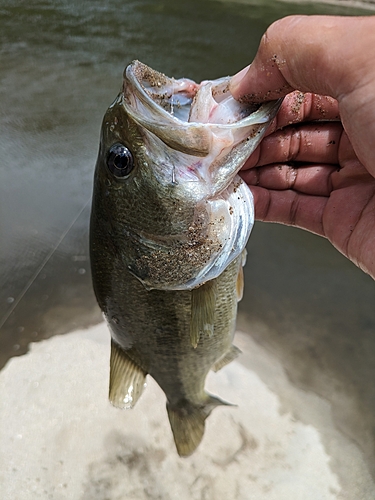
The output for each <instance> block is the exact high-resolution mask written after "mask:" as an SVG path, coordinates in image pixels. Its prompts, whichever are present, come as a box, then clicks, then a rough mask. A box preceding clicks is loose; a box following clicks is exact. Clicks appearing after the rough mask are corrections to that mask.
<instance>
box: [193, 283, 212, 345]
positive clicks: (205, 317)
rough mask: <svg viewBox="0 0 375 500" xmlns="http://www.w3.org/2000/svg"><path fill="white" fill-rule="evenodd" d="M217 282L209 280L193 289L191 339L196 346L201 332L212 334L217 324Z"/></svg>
mask: <svg viewBox="0 0 375 500" xmlns="http://www.w3.org/2000/svg"><path fill="white" fill-rule="evenodd" d="M215 308H216V282H215V281H214V280H212V281H207V283H204V284H203V285H201V286H200V287H198V288H194V289H193V290H192V291H191V319H190V340H191V345H192V346H193V347H194V348H196V347H197V345H198V342H199V337H200V336H201V334H206V335H208V336H212V335H213V333H214V325H215Z"/></svg>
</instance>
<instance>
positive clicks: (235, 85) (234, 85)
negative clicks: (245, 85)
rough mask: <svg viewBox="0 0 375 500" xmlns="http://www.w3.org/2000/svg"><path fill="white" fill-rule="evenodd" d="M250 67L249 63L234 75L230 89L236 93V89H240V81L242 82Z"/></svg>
mask: <svg viewBox="0 0 375 500" xmlns="http://www.w3.org/2000/svg"><path fill="white" fill-rule="evenodd" d="M249 68H250V64H249V66H246V68H244V69H241V71H239V72H238V73H236V74H235V75H234V76H232V78H231V81H230V84H229V88H230V91H231V93H232V94H233V93H236V91H237V90H238V87H239V86H240V83H241V81H242V79H243V77H244V76H245V75H246V73H247V72H248V71H249Z"/></svg>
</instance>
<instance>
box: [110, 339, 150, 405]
mask: <svg viewBox="0 0 375 500" xmlns="http://www.w3.org/2000/svg"><path fill="white" fill-rule="evenodd" d="M146 375H147V374H146V373H145V372H144V371H143V370H142V369H141V368H140V367H139V366H138V365H136V364H135V363H134V361H132V360H131V359H130V358H129V356H128V355H127V354H126V352H125V351H123V350H122V349H121V348H120V347H119V346H118V345H117V344H116V343H115V342H114V341H113V340H112V341H111V361H110V374H109V400H110V402H111V403H112V404H113V406H116V407H117V408H133V406H134V405H135V403H136V402H137V401H138V399H139V397H140V396H141V394H142V391H143V388H144V386H145V381H146Z"/></svg>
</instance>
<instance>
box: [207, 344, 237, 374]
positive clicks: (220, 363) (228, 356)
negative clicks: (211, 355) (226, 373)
mask: <svg viewBox="0 0 375 500" xmlns="http://www.w3.org/2000/svg"><path fill="white" fill-rule="evenodd" d="M241 353H242V351H241V349H239V348H238V347H236V346H235V345H232V346H231V347H230V349H229V351H227V352H226V353H225V354H224V355H223V356H221V358H219V359H218V360H217V361H216V363H214V364H213V365H212V366H211V370H212V371H214V372H218V371H219V370H221V369H222V368H223V367H224V366H226V365H228V364H229V363H230V362H231V361H233V360H234V359H236V358H237V357H238V356H239V355H240V354H241Z"/></svg>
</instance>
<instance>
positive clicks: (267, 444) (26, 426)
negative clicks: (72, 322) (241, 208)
mask: <svg viewBox="0 0 375 500" xmlns="http://www.w3.org/2000/svg"><path fill="white" fill-rule="evenodd" d="M235 343H236V345H238V346H239V347H240V348H241V349H242V350H243V354H242V355H241V357H240V358H239V361H235V362H233V363H231V364H230V365H229V366H227V367H225V368H224V369H222V370H221V371H220V372H219V373H218V374H213V373H212V374H210V375H209V377H208V382H207V388H208V390H209V391H210V392H212V393H214V394H218V395H219V396H221V397H223V398H224V399H226V400H229V401H231V402H233V403H235V404H237V405H238V407H227V408H224V407H222V408H218V409H216V410H215V411H214V412H213V413H212V414H211V416H210V417H209V418H208V420H207V423H206V433H205V436H204V439H203V442H202V443H201V445H200V447H199V448H198V450H197V451H196V452H195V453H194V454H193V455H192V456H191V457H189V458H186V459H181V458H179V457H178V455H177V453H176V451H175V448H174V443H173V438H172V434H171V431H170V428H169V423H168V418H167V414H166V410H165V396H164V394H163V392H162V391H161V390H160V388H159V387H158V386H157V384H156V383H155V382H154V381H153V380H152V379H151V378H150V377H148V380H147V387H146V389H145V392H144V394H143V395H142V397H141V399H140V401H139V402H138V403H137V406H136V407H135V408H134V409H133V410H125V411H122V410H118V409H115V408H113V407H111V405H110V404H109V402H108V400H107V387H108V359H109V335H108V331H107V327H106V326H105V325H104V324H100V325H98V326H96V327H93V328H90V329H88V330H80V331H76V332H72V333H70V334H68V335H65V336H57V337H53V338H52V339H50V340H46V341H43V342H40V343H38V344H33V346H32V348H31V351H30V352H29V353H28V354H27V355H25V356H23V357H20V358H14V359H12V360H11V361H10V362H9V363H8V364H7V366H6V367H5V369H4V370H3V371H2V373H1V374H0V395H1V397H0V427H1V429H2V433H1V436H0V470H1V475H2V477H1V484H2V498H3V499H4V500H11V499H14V498H17V499H18V500H30V499H32V498H46V499H47V498H53V499H54V500H60V499H61V500H63V499H64V500H65V499H72V500H73V499H74V500H77V499H81V500H105V499H108V500H115V499H120V498H127V499H129V500H133V499H134V500H143V499H161V498H162V499H163V500H168V499H171V500H174V499H176V498H181V500H185V499H186V500H188V499H189V500H194V499H202V498H204V499H212V500H213V499H215V500H221V499H222V500H228V499H231V498H241V499H250V498H256V499H257V500H263V499H264V500H290V499H293V500H316V499H319V500H354V499H361V500H372V499H373V498H374V491H375V485H374V483H373V481H372V480H371V477H370V474H369V473H368V471H367V468H366V464H365V462H364V458H363V455H362V453H361V451H360V450H359V449H358V447H357V446H356V445H355V444H354V443H353V442H352V441H351V440H350V439H347V438H346V437H345V435H343V434H342V433H341V432H340V430H339V429H337V428H336V427H335V425H334V421H333V419H332V411H331V410H332V409H331V406H330V404H329V402H328V401H326V400H324V399H322V398H319V397H318V396H316V395H315V394H314V393H311V392H307V391H302V390H299V389H296V388H295V387H294V386H293V385H292V384H291V383H290V381H289V379H288V377H287V375H286V372H285V370H284V369H283V368H282V366H281V364H280V363H279V361H278V360H277V358H276V357H275V356H273V355H272V354H271V353H270V352H269V351H268V350H266V349H265V348H263V347H261V346H259V345H258V344H256V343H255V342H254V341H253V340H252V339H251V338H250V337H249V335H247V334H243V333H240V332H239V333H237V335H236V342H235ZM286 402H289V403H290V404H291V406H292V407H293V408H294V410H293V411H290V409H286ZM327 443H329V446H327ZM177 478H178V480H177Z"/></svg>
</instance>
